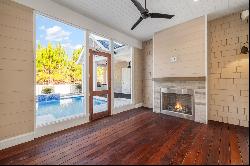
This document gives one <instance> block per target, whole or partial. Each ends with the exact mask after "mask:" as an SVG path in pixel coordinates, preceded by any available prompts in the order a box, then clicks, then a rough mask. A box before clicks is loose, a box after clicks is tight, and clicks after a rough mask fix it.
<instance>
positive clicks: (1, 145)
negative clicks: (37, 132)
mask: <svg viewBox="0 0 250 166" xmlns="http://www.w3.org/2000/svg"><path fill="white" fill-rule="evenodd" d="M34 139H35V137H34V132H31V133H27V134H23V135H19V136H16V137H12V138H8V139H5V140H2V141H0V150H3V149H6V148H9V147H12V146H16V145H19V144H22V143H26V142H29V141H32V140H34Z"/></svg>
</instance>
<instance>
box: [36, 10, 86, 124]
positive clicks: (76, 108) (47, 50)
mask: <svg viewBox="0 0 250 166" xmlns="http://www.w3.org/2000/svg"><path fill="white" fill-rule="evenodd" d="M84 34H85V33H84V31H82V30H80V29H78V28H75V27H73V26H70V25H67V24H65V23H62V22H59V21H56V20H53V19H50V18H48V17H45V16H42V15H36V122H37V127H40V126H44V125H48V124H50V123H54V122H59V121H62V120H66V119H69V118H74V117H78V116H84V114H86V113H85V111H83V110H84V109H85V107H84V104H83V103H84V95H83V93H82V89H83V88H82V85H83V84H84V83H85V81H84V80H83V79H82V78H83V76H82V75H83V65H82V62H80V59H84V58H83V57H82V56H84V55H83V51H84V49H85V45H84V43H85V42H84Z"/></svg>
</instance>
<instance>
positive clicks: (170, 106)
mask: <svg viewBox="0 0 250 166" xmlns="http://www.w3.org/2000/svg"><path fill="white" fill-rule="evenodd" d="M161 112H164V113H166V114H168V115H171V116H176V117H180V118H186V119H190V120H194V90H192V89H181V88H161Z"/></svg>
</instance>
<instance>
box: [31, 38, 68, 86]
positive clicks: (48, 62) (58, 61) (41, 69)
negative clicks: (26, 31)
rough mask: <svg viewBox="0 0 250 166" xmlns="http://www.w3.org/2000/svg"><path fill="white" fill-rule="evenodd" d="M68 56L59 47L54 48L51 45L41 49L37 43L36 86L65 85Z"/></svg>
mask: <svg viewBox="0 0 250 166" xmlns="http://www.w3.org/2000/svg"><path fill="white" fill-rule="evenodd" d="M67 62H68V56H67V54H66V52H65V50H64V48H63V47H62V46H61V44H58V45H56V46H55V47H54V48H53V46H52V44H51V43H48V46H47V47H42V45H41V44H40V43H39V44H38V46H37V51H36V71H37V72H36V82H37V83H38V84H58V83H67V82H68V76H67Z"/></svg>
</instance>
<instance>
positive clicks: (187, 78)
mask: <svg viewBox="0 0 250 166" xmlns="http://www.w3.org/2000/svg"><path fill="white" fill-rule="evenodd" d="M153 81H156V82H164V81H206V77H205V76H202V77H163V78H153Z"/></svg>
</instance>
